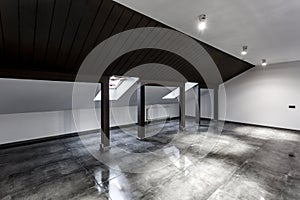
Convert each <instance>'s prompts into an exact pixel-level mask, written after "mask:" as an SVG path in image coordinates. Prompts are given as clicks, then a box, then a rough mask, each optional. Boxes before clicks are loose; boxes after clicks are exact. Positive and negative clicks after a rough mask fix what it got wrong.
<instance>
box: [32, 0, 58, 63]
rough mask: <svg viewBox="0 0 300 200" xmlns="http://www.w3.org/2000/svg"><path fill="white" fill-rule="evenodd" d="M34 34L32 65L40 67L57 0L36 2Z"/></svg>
mask: <svg viewBox="0 0 300 200" xmlns="http://www.w3.org/2000/svg"><path fill="white" fill-rule="evenodd" d="M38 1H39V2H38V5H37V8H38V9H37V18H36V20H37V21H36V33H35V42H34V54H33V63H34V65H37V66H38V67H40V66H41V65H42V64H44V63H43V62H44V58H45V53H46V49H47V44H48V38H49V34H50V32H51V26H52V20H53V16H54V9H55V5H56V1H57V0H38Z"/></svg>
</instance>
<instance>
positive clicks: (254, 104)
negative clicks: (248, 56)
mask: <svg viewBox="0 0 300 200" xmlns="http://www.w3.org/2000/svg"><path fill="white" fill-rule="evenodd" d="M299 77H300V62H290V63H281V64H275V65H268V66H267V67H266V68H265V69H263V68H262V67H261V66H257V67H255V68H252V69H250V70H249V71H247V72H245V73H243V74H241V75H239V76H237V77H235V78H234V79H232V80H230V81H228V82H227V83H225V85H223V86H221V87H225V90H226V97H225V95H224V94H223V93H221V92H220V94H219V100H220V109H221V110H224V109H225V108H226V112H227V114H226V116H224V115H223V116H220V118H221V119H226V120H229V121H235V122H243V123H250V124H258V125H266V126H272V127H280V128H288V129H297V130H300V123H299V119H300V110H299V106H300V78H299ZM223 104H224V105H225V106H224V105H223ZM289 104H295V105H296V109H289V108H288V105H289ZM220 113H222V112H220Z"/></svg>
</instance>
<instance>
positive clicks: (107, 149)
mask: <svg viewBox="0 0 300 200" xmlns="http://www.w3.org/2000/svg"><path fill="white" fill-rule="evenodd" d="M110 148H111V147H110V146H104V145H103V144H100V152H107V151H109V150H110Z"/></svg>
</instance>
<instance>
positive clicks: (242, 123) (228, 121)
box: [219, 120, 300, 132]
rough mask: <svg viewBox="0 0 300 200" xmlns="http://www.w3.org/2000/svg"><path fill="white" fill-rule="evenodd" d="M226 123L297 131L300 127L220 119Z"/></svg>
mask: <svg viewBox="0 0 300 200" xmlns="http://www.w3.org/2000/svg"><path fill="white" fill-rule="evenodd" d="M219 121H222V122H224V123H233V124H240V125H244V126H256V127H262V128H272V129H278V130H285V131H297V132H299V131H300V130H298V129H291V128H282V127H276V126H268V125H261V124H251V123H245V122H237V121H231V120H219Z"/></svg>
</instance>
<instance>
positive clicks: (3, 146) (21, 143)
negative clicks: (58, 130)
mask: <svg viewBox="0 0 300 200" xmlns="http://www.w3.org/2000/svg"><path fill="white" fill-rule="evenodd" d="M99 132H100V129H94V130H89V131H82V132H79V133H78V132H74V133H67V134H62V135H55V136H49V137H43V138H37V139H30V140H24V141H18V142H11V143H5V144H0V150H1V149H8V148H13V147H19V146H26V145H31V144H36V143H42V142H48V141H52V140H59V139H64V138H70V137H76V136H78V135H88V134H92V133H99Z"/></svg>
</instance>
